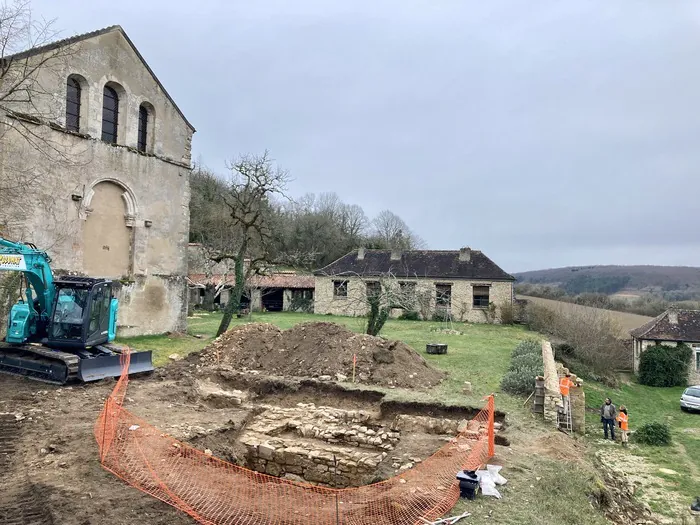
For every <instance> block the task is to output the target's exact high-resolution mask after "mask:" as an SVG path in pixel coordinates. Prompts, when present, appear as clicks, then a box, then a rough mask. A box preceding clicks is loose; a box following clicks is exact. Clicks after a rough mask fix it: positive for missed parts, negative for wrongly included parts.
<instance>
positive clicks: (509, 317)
mask: <svg viewBox="0 0 700 525" xmlns="http://www.w3.org/2000/svg"><path fill="white" fill-rule="evenodd" d="M500 314H501V324H515V307H514V306H513V305H512V304H508V303H506V304H503V305H502V306H501V308H500Z"/></svg>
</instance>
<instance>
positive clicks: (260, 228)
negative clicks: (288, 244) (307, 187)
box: [212, 151, 289, 336]
mask: <svg viewBox="0 0 700 525" xmlns="http://www.w3.org/2000/svg"><path fill="white" fill-rule="evenodd" d="M229 169H230V171H231V176H230V179H229V181H228V183H227V189H226V191H225V192H224V193H223V194H222V195H221V199H222V201H223V203H224V205H225V206H226V209H227V211H228V217H227V220H226V224H225V228H226V229H227V232H226V236H225V237H224V238H223V239H222V240H225V242H224V243H221V244H220V245H219V246H218V247H217V248H218V249H217V250H216V251H217V252H218V253H217V254H216V255H215V256H213V257H212V260H214V261H217V262H220V261H223V260H226V259H229V260H232V261H233V263H234V275H235V284H234V286H233V289H232V290H231V295H230V298H229V301H228V303H227V304H226V308H225V309H224V316H223V318H222V319H221V324H220V325H219V329H218V331H217V336H218V335H221V334H222V333H224V332H225V331H226V330H228V327H229V325H230V324H231V319H232V318H233V315H234V313H235V312H236V311H237V310H238V309H239V308H240V303H241V296H242V295H243V292H244V291H245V286H246V282H247V281H248V280H249V279H250V277H251V276H252V275H255V274H259V273H261V272H263V271H264V270H265V267H266V265H267V264H268V263H269V261H270V260H271V257H272V250H273V246H272V242H271V241H272V239H273V235H272V229H271V225H272V224H271V222H272V221H271V209H270V199H271V198H272V197H274V196H276V195H277V196H279V195H284V192H285V190H286V187H287V183H288V182H289V175H288V174H287V172H286V171H284V170H282V169H280V168H278V167H275V166H273V164H272V160H271V159H270V157H269V154H268V152H267V151H265V152H264V153H263V154H262V155H244V156H242V157H240V158H239V159H238V160H236V161H235V162H233V163H231V164H230V165H229Z"/></svg>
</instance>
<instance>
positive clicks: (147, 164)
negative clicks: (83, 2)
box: [0, 26, 195, 335]
mask: <svg viewBox="0 0 700 525" xmlns="http://www.w3.org/2000/svg"><path fill="white" fill-rule="evenodd" d="M2 66H3V68H4V69H5V70H4V71H3V73H5V72H7V74H5V75H4V76H3V83H2V84H0V88H2V89H4V90H5V93H8V91H7V89H11V88H12V86H11V85H9V84H8V83H7V82H11V81H13V80H12V79H14V81H17V82H18V83H19V85H21V90H20V91H18V92H16V93H14V94H13V93H11V92H9V93H10V95H8V96H7V97H6V98H5V99H4V100H3V104H2V106H3V108H4V111H0V140H1V142H2V147H1V148H0V177H2V181H4V182H5V183H7V184H5V185H4V186H3V184H0V187H10V188H13V187H14V188H15V189H17V193H18V194H17V196H16V197H12V198H8V194H7V193H6V194H5V195H4V197H5V198H6V200H7V201H9V202H7V203H6V205H4V206H3V209H2V210H1V212H2V213H1V214H0V231H2V232H3V234H4V235H6V236H8V237H9V238H11V239H13V240H21V241H25V242H33V243H34V244H36V245H37V246H38V247H41V248H42V249H45V250H47V251H48V252H49V253H50V254H51V256H52V258H53V267H54V269H55V270H58V271H59V272H70V273H74V274H82V275H88V276H94V277H108V278H113V279H114V280H116V281H117V282H119V283H121V289H120V290H119V291H118V298H119V299H120V309H119V330H120V333H121V334H122V335H130V334H150V333H162V332H167V331H178V330H184V329H185V328H186V314H187V285H186V277H187V241H188V235H189V198H190V189H189V174H190V148H191V141H192V135H193V133H194V131H195V130H194V128H193V126H192V125H191V124H190V123H189V122H188V121H187V119H186V118H185V116H184V115H183V113H182V112H181V111H180V109H179V108H178V107H177V105H176V104H175V102H174V100H173V99H172V98H171V97H170V95H169V94H168V92H167V91H166V90H165V87H164V86H163V85H162V84H161V83H160V81H159V80H158V78H157V77H156V76H155V74H154V72H153V70H152V69H151V68H150V67H149V66H148V64H147V63H146V61H145V60H144V58H143V56H141V54H140V53H139V51H138V50H137V49H136V47H135V46H134V44H133V42H132V41H131V40H130V39H129V37H128V36H127V35H126V33H125V32H124V30H123V29H122V28H121V27H119V26H113V27H108V28H106V29H102V30H99V31H95V32H92V33H87V34H84V35H80V36H76V37H73V38H69V39H66V40H62V41H59V42H56V43H53V44H50V45H47V46H43V47H39V48H34V49H32V50H30V51H27V52H24V53H20V54H17V55H13V56H6V57H4V59H3V64H2ZM27 71H29V72H34V71H36V73H35V74H34V73H32V74H33V76H32V77H28V78H26V79H24V83H20V81H21V80H22V75H24V74H26V73H27ZM7 79H10V80H7ZM2 181H0V182H2ZM8 181H9V183H8ZM15 181H16V183H17V184H16V185H14V186H13V184H12V183H13V182H15ZM8 191H9V190H8Z"/></svg>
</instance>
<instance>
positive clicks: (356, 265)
mask: <svg viewBox="0 0 700 525" xmlns="http://www.w3.org/2000/svg"><path fill="white" fill-rule="evenodd" d="M467 250H469V249H463V250H451V251H439V250H410V251H403V252H400V254H398V253H397V255H398V257H399V258H398V259H397V260H392V251H391V250H364V257H363V258H358V254H359V251H360V250H354V251H352V252H350V253H348V254H346V255H344V256H343V257H341V258H340V259H338V260H337V261H335V262H333V263H331V264H329V265H328V266H326V267H324V268H321V269H320V270H317V271H316V272H315V275H360V276H380V275H387V274H389V273H390V274H393V275H395V276H396V277H418V278H420V277H424V278H434V279H481V280H493V281H514V280H515V278H514V277H513V276H512V275H510V274H508V273H506V272H505V271H504V270H502V269H501V268H500V267H499V266H498V265H497V264H496V263H494V262H493V261H492V260H491V259H489V258H488V257H487V256H486V255H484V254H483V253H482V252H480V251H478V250H470V251H469V254H470V255H469V257H468V260H460V254H461V253H466V251H467Z"/></svg>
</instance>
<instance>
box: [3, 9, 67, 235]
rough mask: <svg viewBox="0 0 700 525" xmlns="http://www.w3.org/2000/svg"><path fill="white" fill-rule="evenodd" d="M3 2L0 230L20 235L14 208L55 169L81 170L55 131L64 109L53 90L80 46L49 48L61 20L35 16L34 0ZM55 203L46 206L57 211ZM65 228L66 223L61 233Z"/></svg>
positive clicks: (57, 212)
mask: <svg viewBox="0 0 700 525" xmlns="http://www.w3.org/2000/svg"><path fill="white" fill-rule="evenodd" d="M0 1H2V3H0V228H2V229H4V230H5V232H6V234H8V232H10V233H12V234H15V235H16V236H20V235H21V234H20V233H19V232H17V231H16V230H17V228H16V225H15V224H13V221H12V212H11V209H12V205H13V204H16V203H17V202H20V201H21V200H22V199H26V198H27V196H28V195H29V196H31V197H32V199H34V201H35V202H36V201H37V199H38V198H39V197H38V195H39V193H40V191H38V190H40V189H41V184H40V182H41V180H42V178H43V177H44V176H45V175H46V173H47V172H48V171H49V170H52V169H55V168H56V166H57V165H59V164H60V165H69V166H70V165H75V166H78V162H79V160H78V159H80V158H81V155H79V154H77V152H76V151H75V149H74V148H73V149H71V147H68V146H66V145H65V144H64V143H62V142H61V139H60V138H59V136H57V135H56V134H55V133H52V129H51V127H55V126H57V125H58V123H57V117H58V116H59V108H60V98H58V97H56V96H55V93H54V92H53V91H52V90H51V88H52V87H53V86H55V85H63V81H60V79H62V77H63V75H64V72H65V69H66V64H67V62H68V61H69V60H70V58H71V57H72V56H74V55H75V53H76V52H77V50H78V48H79V45H80V44H79V43H77V42H71V43H63V44H62V45H58V46H49V45H47V44H49V43H51V42H52V41H54V40H56V39H57V37H58V32H57V31H56V30H55V28H54V26H55V20H46V19H43V18H37V17H35V16H34V14H33V12H32V9H31V3H30V1H29V0H14V1H4V0H0ZM53 201H54V199H48V200H47V202H46V203H45V204H46V205H47V206H48V207H53ZM39 206H40V207H42V208H44V203H42V204H41V205H39ZM52 213H53V215H61V213H60V211H58V210H53V212H52ZM65 230H66V228H65V225H61V226H59V227H58V229H57V231H56V233H57V234H60V233H61V232H63V231H65Z"/></svg>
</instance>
